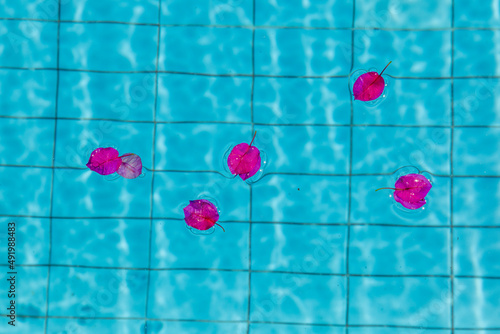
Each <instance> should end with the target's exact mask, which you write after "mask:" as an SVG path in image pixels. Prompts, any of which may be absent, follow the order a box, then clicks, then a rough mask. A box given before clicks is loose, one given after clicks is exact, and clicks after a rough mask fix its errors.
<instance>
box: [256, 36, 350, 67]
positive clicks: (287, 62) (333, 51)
mask: <svg viewBox="0 0 500 334" xmlns="http://www.w3.org/2000/svg"><path fill="white" fill-rule="evenodd" d="M287 50H293V52H283V51H287ZM350 65H351V32H350V31H348V30H304V29H257V30H256V31H255V73H256V74H260V75H284V76H287V75H291V76H302V75H308V76H326V75H328V76H331V75H345V76H347V74H349V70H350Z"/></svg>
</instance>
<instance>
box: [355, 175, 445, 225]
mask: <svg viewBox="0 0 500 334" xmlns="http://www.w3.org/2000/svg"><path fill="white" fill-rule="evenodd" d="M426 176H427V175H426ZM396 180H397V177H396V176H395V175H388V176H353V177H352V185H351V189H352V190H351V194H352V195H351V196H352V199H351V200H352V202H351V222H352V223H375V224H401V223H404V224H406V225H449V224H450V197H451V196H450V179H449V178H448V177H436V176H433V177H432V178H431V181H432V189H431V190H430V192H429V194H428V195H427V196H426V197H425V200H426V202H427V204H426V205H425V206H424V209H423V210H414V211H412V212H409V211H408V210H405V209H404V208H403V206H402V205H401V204H399V203H397V202H396V201H395V200H394V198H393V197H392V196H393V191H390V190H383V191H382V190H381V191H379V192H375V190H376V189H378V188H382V187H390V186H393V185H394V183H395V182H396Z"/></svg>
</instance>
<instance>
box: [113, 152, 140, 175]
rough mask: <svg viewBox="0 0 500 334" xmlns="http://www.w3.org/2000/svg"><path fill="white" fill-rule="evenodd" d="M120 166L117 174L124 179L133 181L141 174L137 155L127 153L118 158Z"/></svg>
mask: <svg viewBox="0 0 500 334" xmlns="http://www.w3.org/2000/svg"><path fill="white" fill-rule="evenodd" d="M120 158H121V160H122V164H121V165H120V168H118V170H117V173H118V174H120V175H121V176H123V177H124V178H126V179H135V178H136V177H138V176H139V175H141V173H142V161H141V158H140V157H139V156H138V155H137V154H133V153H129V154H125V155H123V156H121V157H120Z"/></svg>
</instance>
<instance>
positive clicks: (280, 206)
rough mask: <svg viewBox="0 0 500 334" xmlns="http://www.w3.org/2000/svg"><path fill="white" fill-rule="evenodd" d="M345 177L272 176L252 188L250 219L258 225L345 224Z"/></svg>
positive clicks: (346, 202)
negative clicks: (267, 223)
mask: <svg viewBox="0 0 500 334" xmlns="http://www.w3.org/2000/svg"><path fill="white" fill-rule="evenodd" d="M348 191H349V190H348V177H344V176H328V177H325V176H305V175H272V176H267V177H265V178H264V179H262V180H260V181H258V182H257V183H256V184H254V186H253V197H252V204H253V205H252V219H253V221H262V222H295V223H345V222H347V206H348V198H347V196H348Z"/></svg>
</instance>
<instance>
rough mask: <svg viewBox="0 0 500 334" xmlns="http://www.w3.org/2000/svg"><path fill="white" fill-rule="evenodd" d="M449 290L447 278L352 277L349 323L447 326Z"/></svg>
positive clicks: (449, 300) (449, 324) (448, 323)
mask: <svg viewBox="0 0 500 334" xmlns="http://www.w3.org/2000/svg"><path fill="white" fill-rule="evenodd" d="M450 291H451V290H450V280H449V279H448V278H435V277H426V278H420V277H419V278H413V277H377V278H375V277H351V282H350V295H349V299H350V302H349V323H350V324H353V325H361V324H370V325H387V324H391V325H393V326H415V327H420V326H422V327H450V326H451V323H450V303H451V298H450V297H449V296H451V293H450ZM469 311H470V310H469ZM455 316H456V314H455Z"/></svg>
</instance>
